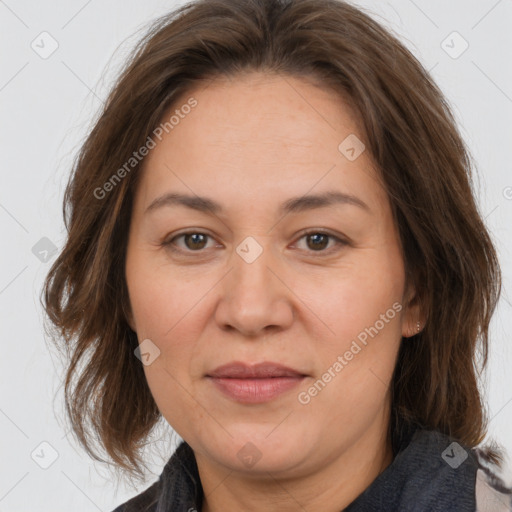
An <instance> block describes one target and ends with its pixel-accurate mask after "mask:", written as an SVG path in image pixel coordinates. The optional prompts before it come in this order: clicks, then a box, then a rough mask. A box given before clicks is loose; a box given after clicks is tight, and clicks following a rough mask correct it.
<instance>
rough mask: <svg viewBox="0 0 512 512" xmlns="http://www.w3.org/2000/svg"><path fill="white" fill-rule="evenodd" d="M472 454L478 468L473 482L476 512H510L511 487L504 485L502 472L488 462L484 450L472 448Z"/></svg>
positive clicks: (511, 507)
mask: <svg viewBox="0 0 512 512" xmlns="http://www.w3.org/2000/svg"><path fill="white" fill-rule="evenodd" d="M473 453H474V454H475V457H476V459H477V461H478V466H479V467H478V471H477V474H476V482H475V495H476V512H512V486H511V485H507V484H506V483H505V481H504V475H503V474H502V473H503V472H502V470H501V469H500V468H499V466H497V465H496V464H494V463H492V462H490V460H489V459H488V457H487V456H486V454H485V450H483V449H481V448H474V449H473ZM510 478H512V475H509V479H510Z"/></svg>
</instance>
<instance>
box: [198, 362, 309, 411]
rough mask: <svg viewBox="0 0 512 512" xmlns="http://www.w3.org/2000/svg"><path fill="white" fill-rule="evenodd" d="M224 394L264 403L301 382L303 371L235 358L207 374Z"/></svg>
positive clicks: (251, 401) (242, 401)
mask: <svg viewBox="0 0 512 512" xmlns="http://www.w3.org/2000/svg"><path fill="white" fill-rule="evenodd" d="M206 377H207V378H208V380H209V381H210V382H211V383H212V384H213V385H214V388H215V389H217V390H219V391H220V392H221V393H222V394H223V395H224V396H226V397H228V398H229V399H230V400H233V401H235V402H239V403H242V404H261V403H264V402H269V401H271V400H274V399H276V398H277V397H279V396H280V395H282V394H285V393H286V392H288V391H290V390H292V389H293V388H295V387H296V386H298V385H299V384H300V383H301V382H302V381H303V379H304V378H306V377H307V375H305V374H304V373H302V372H300V371H298V370H295V369H293V368H289V367H288V366H284V365H282V364H279V363H272V362H265V363H259V364H255V365H248V364H246V363H242V362H238V361H235V362H232V363H229V364H225V365H223V366H219V367H218V368H216V369H215V370H214V371H213V372H211V373H209V374H208V375H206Z"/></svg>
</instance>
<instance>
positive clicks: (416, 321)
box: [402, 283, 425, 338]
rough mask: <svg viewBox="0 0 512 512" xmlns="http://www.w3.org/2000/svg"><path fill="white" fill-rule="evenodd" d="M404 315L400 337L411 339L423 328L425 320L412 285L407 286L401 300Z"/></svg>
mask: <svg viewBox="0 0 512 512" xmlns="http://www.w3.org/2000/svg"><path fill="white" fill-rule="evenodd" d="M403 305H404V314H403V317H402V337H404V338H411V337H412V336H415V335H417V334H419V333H420V332H421V331H422V330H423V328H424V327H425V319H424V315H423V312H422V310H421V303H420V300H419V296H418V294H417V292H416V289H415V287H414V286H413V284H412V283H409V285H408V286H407V291H406V293H405V295H404V300H403Z"/></svg>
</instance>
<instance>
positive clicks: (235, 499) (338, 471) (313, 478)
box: [196, 415, 393, 512]
mask: <svg viewBox="0 0 512 512" xmlns="http://www.w3.org/2000/svg"><path fill="white" fill-rule="evenodd" d="M386 416H387V415H386ZM382 419H383V418H379V420H382ZM386 420H387V417H386ZM387 424H388V423H387V421H386V423H385V424H384V425H383V424H382V422H381V421H376V422H375V425H372V426H370V428H369V429H368V430H367V431H366V432H365V433H364V434H363V435H362V436H359V437H358V439H357V440H356V441H355V442H353V443H351V444H350V445H349V446H348V447H347V448H345V449H340V453H337V454H335V455H334V456H332V457H331V458H330V459H329V460H328V461H323V463H321V464H319V465H318V467H316V468H313V470H309V472H308V473H302V474H300V476H297V475H292V474H287V475H286V476H282V475H280V474H278V473H277V472H274V473H270V472H265V475H260V476H258V477H255V476H251V477H247V476H246V475H243V474H240V473H238V472H236V471H229V470H226V468H224V467H220V466H218V465H216V464H215V462H213V461H212V460H211V459H206V458H204V457H203V456H199V457H198V456H197V454H196V460H197V465H198V470H199V475H200V478H201V484H202V486H203V491H204V500H203V507H202V509H201V512H221V511H225V510H246V511H248V512H260V511H261V512H278V511H279V512H292V511H293V512H295V511H296V510H323V511H325V512H340V511H342V510H344V509H345V507H347V506H348V505H349V504H350V503H352V502H353V501H354V500H355V499H356V498H357V497H358V496H359V495H360V494H361V493H362V492H363V491H364V490H365V489H366V488H367V487H369V485H370V484H371V483H372V482H373V481H374V480H375V478H376V477H377V476H378V475H379V474H380V473H381V472H382V471H384V469H386V468H387V467H388V466H389V465H390V464H391V462H392V460H393V452H392V447H391V439H390V438H389V436H388V429H387V428H386V426H387Z"/></svg>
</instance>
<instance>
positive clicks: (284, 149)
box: [140, 73, 387, 206]
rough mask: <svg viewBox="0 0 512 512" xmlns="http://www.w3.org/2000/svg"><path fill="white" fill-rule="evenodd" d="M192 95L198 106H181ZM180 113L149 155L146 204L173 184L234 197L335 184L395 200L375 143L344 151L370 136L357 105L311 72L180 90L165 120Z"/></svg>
mask: <svg viewBox="0 0 512 512" xmlns="http://www.w3.org/2000/svg"><path fill="white" fill-rule="evenodd" d="M191 98H193V99H194V100H195V101H196V102H197V104H196V106H195V107H194V108H192V109H188V108H187V109H183V110H181V107H182V106H183V105H186V104H187V102H190V99H191ZM176 111H178V112H176ZM185 112H187V113H186V114H185ZM175 113H178V114H181V115H180V116H179V122H178V123H177V124H175V125H174V126H173V128H172V129H171V130H169V131H168V133H167V132H164V133H163V135H162V137H161V140H160V141H158V140H156V142H157V144H156V147H155V148H154V149H152V150H151V151H150V153H149V154H148V156H147V157H146V159H145V161H144V170H143V177H142V182H141V184H140V186H141V194H142V195H143V196H144V201H143V202H144V203H145V204H146V206H147V204H148V203H149V202H150V201H151V200H152V199H154V198H155V197H156V196H157V195H160V194H162V192H164V191H167V190H169V191H173V192H184V193H188V194H198V195H205V196H212V195H215V196H217V197H219V198H224V199H225V200H226V202H228V203H229V204H233V205H235V204H236V203H237V202H240V204H247V203H248V202H249V203H250V202H258V203H259V204H261V203H263V202H265V201H270V202H276V201H278V202H279V203H281V202H282V201H283V200H284V199H285V198H284V196H283V194H284V195H285V196H286V197H288V196H297V195H301V194H306V193H308V192H309V191H310V192H324V191H327V190H332V189H336V190H339V191H342V192H344V193H347V194H354V195H363V196H364V197H365V198H366V199H364V200H365V202H369V203H373V204H381V203H382V202H383V201H384V202H386V201H387V198H386V197H385V194H384V191H383V190H382V187H381V186H380V184H379V179H378V174H377V172H376V170H375V167H374V164H373V161H372V159H371V157H370V156H369V154H368V151H366V150H364V151H363V152H362V153H361V154H360V156H358V157H357V158H356V159H349V158H347V153H344V151H345V150H346V148H347V144H348V145H350V143H351V144H352V146H353V145H354V144H353V142H354V141H355V142H356V145H357V144H361V143H363V141H364V139H365V136H364V133H362V131H361V126H360V123H359V119H358V118H357V116H355V115H354V112H353V110H352V109H351V107H350V105H349V104H348V103H347V102H346V101H344V100H343V98H342V97H341V96H340V95H339V94H335V93H334V92H332V91H331V90H329V89H324V88H322V87H319V86H318V85H314V84H312V83H311V82H310V81H308V80H304V79H300V78H295V77H291V76H282V75H265V74H261V73H247V74H244V75H241V76H239V77H229V78H228V77H223V78H218V79H215V80H213V81H210V82H208V83H206V84H202V85H201V86H199V87H196V88H194V89H191V90H190V91H189V92H187V93H186V94H184V95H182V96H181V98H180V99H179V100H177V101H176V102H175V103H174V105H173V106H172V108H171V109H170V111H169V112H168V114H167V115H166V116H165V117H164V120H163V121H164V122H165V121H166V120H167V119H168V118H170V116H171V115H173V114H175ZM345 141H348V142H345ZM358 141H359V142H358ZM340 144H341V147H340ZM361 148H362V146H358V147H356V150H357V151H358V152H359V151H360V150H361ZM349 156H350V155H349ZM221 201H222V199H221Z"/></svg>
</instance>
